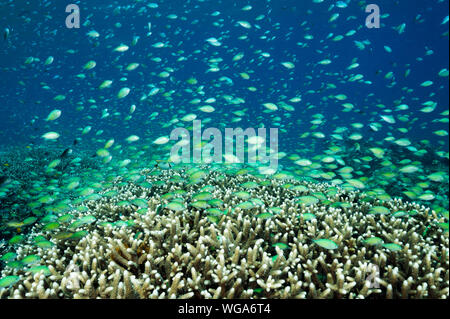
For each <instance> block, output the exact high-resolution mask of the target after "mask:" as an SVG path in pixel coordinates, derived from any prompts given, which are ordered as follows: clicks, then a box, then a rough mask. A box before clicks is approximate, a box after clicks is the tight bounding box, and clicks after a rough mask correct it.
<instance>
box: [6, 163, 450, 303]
mask: <svg viewBox="0 0 450 319" xmlns="http://www.w3.org/2000/svg"><path fill="white" fill-rule="evenodd" d="M142 174H144V175H146V176H147V181H148V182H150V183H152V184H153V187H152V188H150V189H146V188H143V187H141V186H139V185H136V184H133V183H124V182H123V181H120V180H117V181H116V182H115V186H113V187H112V189H111V190H114V191H117V195H116V196H114V197H103V198H101V199H99V200H98V201H90V202H87V203H85V206H86V207H88V208H89V210H88V211H87V212H85V213H80V212H76V211H74V212H73V214H79V216H80V217H81V216H83V215H93V216H95V217H96V219H97V221H96V223H93V224H89V225H83V226H81V227H80V229H85V230H88V231H89V232H88V233H87V235H86V236H85V237H83V238H81V239H80V240H79V241H75V240H67V239H66V240H63V239H61V240H58V239H55V238H52V233H51V232H42V231H40V230H39V229H38V228H36V229H33V231H32V234H30V235H29V236H30V237H29V238H28V240H27V241H26V242H25V243H23V244H20V245H19V247H18V249H17V251H16V252H17V254H18V259H19V258H23V257H24V256H26V255H29V254H36V255H39V256H40V257H41V265H46V266H47V267H48V270H49V274H47V275H45V274H44V273H43V272H40V273H36V274H31V273H30V272H27V270H26V269H13V268H10V267H6V268H5V269H4V270H3V271H2V277H4V276H8V275H18V276H20V280H19V281H18V282H16V283H14V284H13V285H11V286H10V287H7V288H4V289H1V290H0V297H2V298H448V296H449V290H448V289H449V288H448V287H449V267H448V266H449V265H448V232H445V231H444V230H443V229H441V228H439V227H438V226H436V225H435V223H436V222H439V221H441V219H442V218H441V217H439V216H437V215H436V213H435V212H434V211H432V210H430V209H428V208H426V207H423V206H421V205H418V204H415V203H408V202H404V201H402V200H400V199H395V200H392V201H389V202H384V203H382V202H378V201H377V202H373V201H372V200H371V199H370V198H367V197H365V195H363V194H362V193H359V192H348V191H344V190H342V189H339V188H336V189H337V192H335V193H328V190H329V188H330V185H328V184H316V183H309V182H301V181H296V180H293V179H285V180H276V179H271V180H263V179H261V178H260V177H255V176H251V175H247V174H246V175H238V176H236V175H224V174H223V172H220V171H216V170H214V169H212V170H211V171H210V172H209V173H208V174H207V176H205V177H204V178H203V179H202V180H201V181H200V182H196V183H190V182H189V180H188V177H187V175H186V172H185V171H184V170H167V171H162V172H160V173H154V172H153V173H151V172H150V171H148V170H145V171H143V172H142ZM161 181H163V182H161ZM247 181H256V182H258V183H259V186H257V187H254V188H251V189H247V191H248V192H249V193H250V194H251V197H252V198H258V199H260V200H261V201H262V202H263V205H260V206H258V205H255V206H254V207H251V208H249V209H242V208H239V207H236V206H237V205H238V204H239V203H241V202H242V201H243V200H241V199H239V198H237V197H236V196H235V194H234V192H237V191H240V190H242V184H243V183H244V182H247ZM264 181H265V183H263V182H264ZM268 181H270V182H268ZM261 184H263V185H264V186H263V185H261ZM294 185H304V186H306V189H307V191H302V190H294V189H292V186H294ZM205 186H214V189H213V190H212V191H211V194H212V196H213V197H214V198H219V199H221V200H222V201H223V204H222V206H221V207H220V209H221V210H222V212H224V214H221V215H220V216H218V218H217V219H211V218H208V213H207V212H206V210H205V209H201V208H194V207H192V206H191V205H190V204H192V201H191V198H192V195H193V194H195V193H197V192H199V191H200V190H202V188H203V187H205ZM177 190H183V191H182V192H180V193H179V195H173V196H175V197H177V196H178V197H180V198H182V199H183V200H184V202H186V203H187V205H186V206H187V209H185V210H180V211H172V210H170V209H168V208H167V207H166V206H164V205H165V204H167V203H168V202H169V199H167V198H170V196H168V197H166V196H165V194H167V193H172V194H176V191H177ZM317 193H322V194H328V196H327V199H326V200H322V201H320V202H319V203H316V204H313V205H309V206H307V205H301V204H300V203H299V202H298V197H299V196H302V195H305V194H317ZM136 198H141V199H145V200H146V202H147V206H148V207H144V208H142V207H138V206H136V205H133V204H132V203H133V200H135V199H136ZM122 201H128V202H129V205H118V203H119V202H122ZM339 203H346V205H336V204H339ZM380 205H382V206H384V207H386V208H388V209H390V210H391V211H393V212H395V211H400V210H401V211H405V212H415V213H416V214H415V215H413V216H410V217H409V218H404V217H403V218H396V217H393V216H392V215H373V214H370V210H371V208H372V207H374V206H380ZM276 206H277V207H279V208H280V211H279V213H277V214H273V216H272V217H270V218H265V219H264V218H258V217H256V216H257V215H258V214H261V213H265V212H267V211H268V208H270V207H276ZM306 213H314V215H315V217H316V218H313V219H310V220H307V219H305V218H299V216H301V215H302V214H306ZM117 220H120V221H122V222H129V224H127V225H126V226H122V227H117V226H114V224H111V222H116V221H117ZM130 221H132V222H130ZM108 222H109V223H108ZM121 225H123V224H121ZM424 233H426V234H424ZM38 234H42V235H44V236H46V237H47V238H48V239H49V240H51V241H52V242H54V243H56V245H55V246H53V247H51V248H49V249H42V248H37V247H35V246H33V245H32V244H31V242H32V239H31V238H32V237H33V236H36V235H38ZM373 236H378V237H381V238H382V239H383V240H384V241H385V242H391V243H397V244H399V245H401V249H400V250H399V251H390V250H388V249H386V248H383V247H382V246H379V245H378V246H371V245H367V244H364V242H363V241H364V239H366V238H369V237H373ZM318 238H326V239H330V240H333V241H334V242H335V243H337V245H338V248H337V249H335V250H326V249H324V248H322V247H320V246H318V245H316V244H315V243H314V242H313V241H312V240H314V239H318ZM276 243H282V244H285V246H286V247H287V248H283V249H282V248H280V247H279V245H274V244H276Z"/></svg>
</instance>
